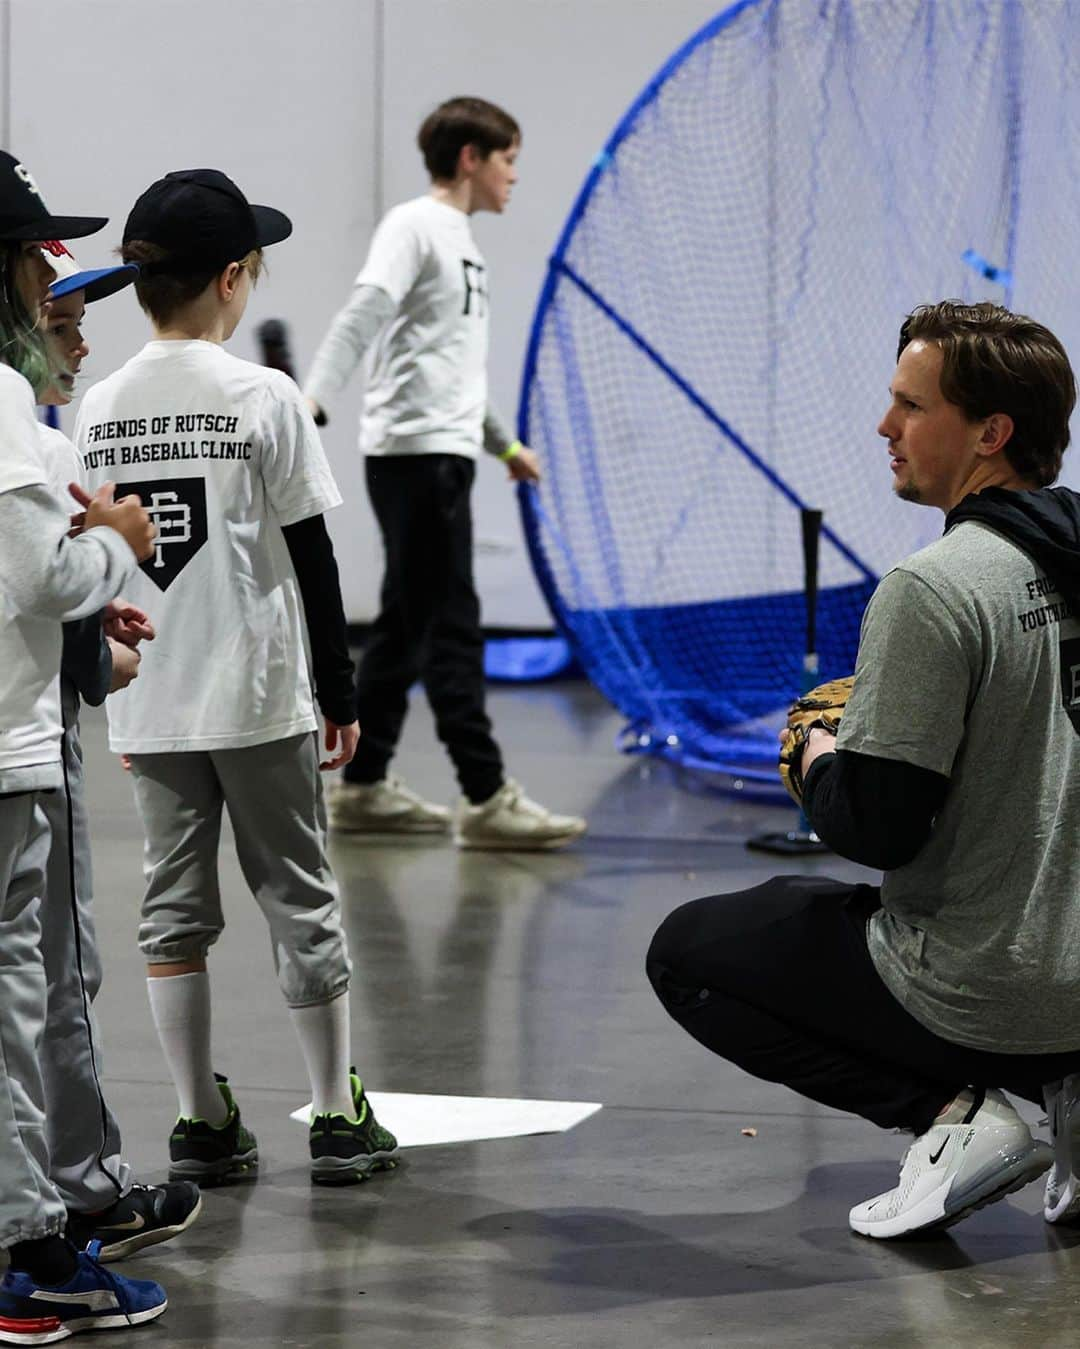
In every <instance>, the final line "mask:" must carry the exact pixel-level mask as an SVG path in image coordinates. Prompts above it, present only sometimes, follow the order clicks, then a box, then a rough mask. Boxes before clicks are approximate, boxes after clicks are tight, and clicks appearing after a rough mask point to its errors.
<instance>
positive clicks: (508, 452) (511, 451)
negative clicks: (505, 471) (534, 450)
mask: <svg viewBox="0 0 1080 1349" xmlns="http://www.w3.org/2000/svg"><path fill="white" fill-rule="evenodd" d="M524 448H525V446H524V445H522V443H521V441H520V440H515V441H514V442H513V443H512V444H510V445H507V447H506V449H505V450H503V452H502V454H500V455H499V458H500V459H501V460H502V461H503V463H504V464H505V463H506V462H507V460H509V459H514V458H516V456H517V455H519V454H520V453H521V451H522V450H523V449H524Z"/></svg>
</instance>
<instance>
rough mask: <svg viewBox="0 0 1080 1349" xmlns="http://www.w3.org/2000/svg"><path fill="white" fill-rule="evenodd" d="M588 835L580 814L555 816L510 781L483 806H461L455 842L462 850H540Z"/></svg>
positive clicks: (464, 804)
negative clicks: (585, 833) (584, 834)
mask: <svg viewBox="0 0 1080 1349" xmlns="http://www.w3.org/2000/svg"><path fill="white" fill-rule="evenodd" d="M584 832H585V821H584V820H583V819H582V818H581V817H580V816H579V815H555V814H553V813H552V812H551V811H550V810H548V809H546V807H544V806H541V805H539V804H538V803H537V802H536V801H530V799H529V798H528V797H527V796H526V795H525V793H524V792H523V791H522V789H521V787H520V786H519V785H518V783H516V782H514V781H513V779H511V778H508V779H507V780H506V782H504V783H503V785H502V786H501V787H500V788H499V790H498V791H497V792H496V793H495V794H494V796H490V797H488V799H487V800H486V801H482V802H481V803H480V805H478V806H474V805H471V804H470V803H469V802H468V801H466V800H464V799H463V800H461V801H460V802H459V803H458V808H457V819H456V821H455V826H454V842H455V843H456V844H457V845H458V847H459V848H498V849H504V850H507V851H522V852H524V851H529V852H532V851H536V850H540V849H551V848H562V847H565V845H566V844H567V843H572V842H573V841H574V839H576V838H580V837H581V835H582V834H583V833H584Z"/></svg>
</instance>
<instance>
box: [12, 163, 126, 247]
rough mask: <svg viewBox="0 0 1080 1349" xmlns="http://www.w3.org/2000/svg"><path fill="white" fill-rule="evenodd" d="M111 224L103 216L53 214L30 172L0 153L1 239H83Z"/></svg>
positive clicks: (22, 165)
mask: <svg viewBox="0 0 1080 1349" xmlns="http://www.w3.org/2000/svg"><path fill="white" fill-rule="evenodd" d="M108 223H109V219H108V217H107V216H102V215H51V214H50V213H49V208H48V207H47V206H46V205H45V203H44V201H43V200H42V198H41V191H40V189H39V188H38V185H37V183H35V182H34V176H33V174H32V173H31V172H30V170H29V169H28V168H27V167H26V165H25V164H20V163H19V161H18V160H17V159H16V158H15V156H14V155H9V154H8V153H7V151H6V150H0V240H17V239H84V238H85V237H86V236H87V235H88V234H96V233H97V232H98V230H100V229H104V228H105V226H106V225H107V224H108Z"/></svg>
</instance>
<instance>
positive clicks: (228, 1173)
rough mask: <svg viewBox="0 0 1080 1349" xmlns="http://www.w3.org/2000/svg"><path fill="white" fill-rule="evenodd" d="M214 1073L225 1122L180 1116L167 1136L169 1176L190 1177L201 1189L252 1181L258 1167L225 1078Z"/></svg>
mask: <svg viewBox="0 0 1080 1349" xmlns="http://www.w3.org/2000/svg"><path fill="white" fill-rule="evenodd" d="M214 1076H215V1077H216V1078H217V1084H218V1090H219V1091H220V1092H221V1094H222V1096H223V1097H224V1099H225V1104H226V1106H228V1109H229V1114H228V1116H227V1118H226V1120H225V1123H224V1124H217V1125H214V1124H208V1123H207V1121H206V1120H204V1119H187V1118H185V1117H184V1116H183V1115H181V1116H180V1118H179V1119H178V1120H177V1121H176V1123H175V1125H174V1126H173V1131H172V1133H171V1134H170V1136H169V1162H170V1166H169V1179H170V1180H193V1181H195V1182H196V1183H197V1184H199V1185H200V1186H202V1187H203V1189H206V1188H207V1187H208V1186H211V1185H228V1184H230V1183H231V1182H233V1181H238V1180H254V1179H255V1176H256V1173H257V1172H258V1169H259V1145H258V1144H257V1143H256V1142H255V1135H254V1134H253V1133H252V1132H251V1130H250V1129H245V1128H244V1125H243V1124H242V1123H241V1121H240V1111H239V1110H238V1109H237V1105H236V1102H235V1101H234V1100H233V1097H232V1092H231V1091H230V1090H229V1086H228V1082H227V1080H226V1079H225V1078H224V1077H222V1076H221V1074H220V1073H215V1074H214Z"/></svg>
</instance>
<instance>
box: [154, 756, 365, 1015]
mask: <svg viewBox="0 0 1080 1349" xmlns="http://www.w3.org/2000/svg"><path fill="white" fill-rule="evenodd" d="M129 757H130V759H131V774H132V777H133V779H134V783H135V804H136V806H137V808H138V811H139V815H140V816H141V818H142V824H143V831H144V835H145V838H146V849H145V852H144V856H143V870H144V873H145V875H146V882H147V888H146V894H145V897H144V899H143V905H142V921H141V923H140V925H139V946H140V947H141V949H142V952H143V955H144V956H145V957H146V959H147V961H148V962H149V963H151V964H155V963H170V962H173V961H189V960H198V959H203V958H204V957H205V956H206V954H207V952H208V951H209V949H210V947H211V946H212V945H213V944H214V942H216V941H217V939H218V937H219V936H220V935H221V933H222V931H223V930H224V927H225V919H224V915H223V913H222V908H221V889H220V885H219V882H218V847H219V843H220V838H221V814H222V809H223V808H224V809H225V810H227V811H228V812H229V820H230V822H231V824H232V828H233V836H234V837H235V839H236V855H237V859H238V861H239V863H240V869H241V871H242V872H243V873H244V879H245V880H246V881H247V883H248V886H249V888H250V890H251V893H252V894H253V895H254V897H255V900H256V902H257V903H258V905H259V907H260V908H261V909H262V912H263V916H264V917H265V919H266V921H267V924H268V925H269V928H270V947H271V952H272V955H273V961H274V967H275V968H276V970H277V973H278V981H279V983H280V985H281V991H282V992H283V993H284V995H285V1001H286V1002H287V1003H288V1004H289V1006H290V1007H306V1006H311V1005H314V1004H316V1003H322V1002H329V1001H330V1000H331V999H333V998H336V997H337V996H338V995H339V994H340V993H343V992H344V991H345V989H346V988H347V987H348V986H349V971H350V963H349V955H348V951H347V948H346V944H345V934H344V932H343V931H342V925H341V903H340V900H339V898H338V889H337V883H336V882H335V880H334V876H333V873H332V872H331V870H330V863H329V861H328V860H327V856H326V810H325V807H324V804H323V788H322V779H321V775H320V773H319V753H318V744H317V740H316V736H315V734H314V732H311V733H304V734H301V735H294V736H289V737H288V738H287V739H285V740H272V741H270V742H269V743H268V744H263V745H252V746H250V747H246V748H242V749H220V750H185V751H183V752H176V753H169V754H132V755H130V756H129Z"/></svg>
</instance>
